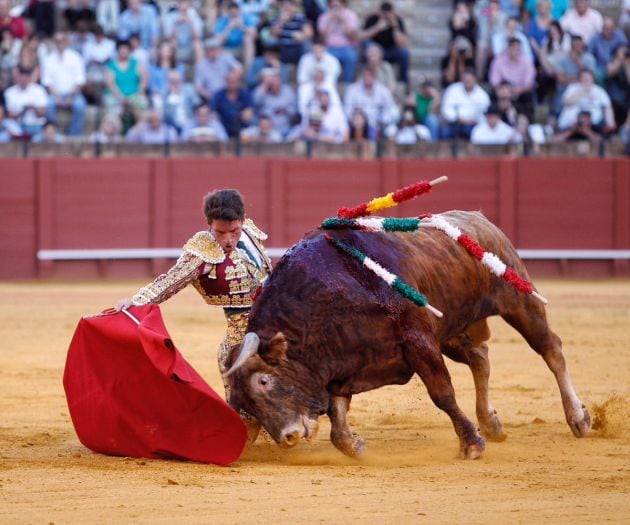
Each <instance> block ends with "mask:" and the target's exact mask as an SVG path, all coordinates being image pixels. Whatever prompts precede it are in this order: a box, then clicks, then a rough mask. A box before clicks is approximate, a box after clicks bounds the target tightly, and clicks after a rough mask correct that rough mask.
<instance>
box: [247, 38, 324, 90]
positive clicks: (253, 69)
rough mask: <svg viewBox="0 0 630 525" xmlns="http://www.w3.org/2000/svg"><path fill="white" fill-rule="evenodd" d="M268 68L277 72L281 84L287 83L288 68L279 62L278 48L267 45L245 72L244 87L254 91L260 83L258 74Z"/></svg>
mask: <svg viewBox="0 0 630 525" xmlns="http://www.w3.org/2000/svg"><path fill="white" fill-rule="evenodd" d="M313 47H315V46H313ZM308 55H309V53H306V54H304V55H303V56H302V58H301V59H300V61H301V60H302V59H303V58H304V57H305V56H308ZM268 68H272V69H277V70H279V71H280V78H281V79H282V82H283V83H285V84H287V83H288V82H289V71H288V66H287V64H283V63H282V62H280V48H279V47H278V46H277V45H269V46H265V47H264V48H263V54H262V55H261V56H259V57H256V58H254V61H253V62H252V65H251V66H250V68H249V70H248V71H247V75H246V76H245V85H246V86H247V89H254V88H255V87H256V85H258V84H259V83H260V81H261V78H260V73H261V72H262V71H263V70H264V69H268ZM298 79H299V66H298Z"/></svg>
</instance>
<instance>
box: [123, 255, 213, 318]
mask: <svg viewBox="0 0 630 525" xmlns="http://www.w3.org/2000/svg"><path fill="white" fill-rule="evenodd" d="M204 264H205V261H204V260H203V259H201V258H200V257H198V256H196V255H193V254H191V253H189V252H184V253H183V254H182V255H181V257H180V258H179V259H178V260H177V262H176V263H175V265H174V266H173V267H172V268H171V269H170V270H169V271H168V272H166V273H163V274H162V275H160V276H159V277H157V278H156V279H155V280H154V281H153V282H152V283H149V284H147V285H146V286H144V287H142V288H140V290H138V292H137V293H136V294H135V295H134V296H133V297H132V298H131V301H132V302H133V304H134V305H136V306H140V305H143V304H149V303H154V304H159V303H161V302H164V301H166V300H167V299H168V298H170V297H173V295H175V294H176V293H177V292H179V291H180V290H181V289H183V288H185V287H186V286H187V285H188V284H190V283H191V282H193V281H194V280H195V279H197V278H198V277H199V276H200V275H201V271H202V269H203V265H204Z"/></svg>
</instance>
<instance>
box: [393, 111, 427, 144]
mask: <svg viewBox="0 0 630 525" xmlns="http://www.w3.org/2000/svg"><path fill="white" fill-rule="evenodd" d="M386 134H387V136H388V137H389V139H390V140H391V141H392V142H395V143H396V144H405V145H409V144H417V143H418V142H431V132H430V131H429V128H427V127H426V126H423V125H422V124H418V123H417V122H416V116H415V114H414V110H413V108H406V109H405V110H404V111H403V114H402V117H401V119H400V122H399V123H398V126H395V125H390V126H389V127H388V129H387V130H386Z"/></svg>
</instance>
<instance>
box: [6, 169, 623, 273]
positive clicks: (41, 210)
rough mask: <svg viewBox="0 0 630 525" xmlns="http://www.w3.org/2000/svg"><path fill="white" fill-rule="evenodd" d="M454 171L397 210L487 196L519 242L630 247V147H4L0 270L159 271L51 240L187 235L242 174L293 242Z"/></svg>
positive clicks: (272, 225) (95, 244)
mask: <svg viewBox="0 0 630 525" xmlns="http://www.w3.org/2000/svg"><path fill="white" fill-rule="evenodd" d="M440 175H448V177H449V182H448V183H446V184H444V185H442V186H439V187H438V188H436V189H435V190H434V191H433V192H432V193H431V194H430V195H427V196H423V197H420V198H418V199H416V200H414V201H413V202H410V203H406V204H403V205H401V206H399V207H397V208H394V209H393V210H392V211H391V213H390V214H391V215H392V216H397V217H404V216H417V215H419V214H421V213H423V212H439V211H445V210H448V209H456V208H457V209H469V210H481V211H483V212H484V213H485V214H486V216H487V217H488V218H489V219H490V220H491V221H493V222H494V223H496V224H497V225H498V226H500V227H501V228H502V229H503V230H504V231H505V232H506V234H507V235H508V236H509V237H510V239H511V240H512V242H513V243H514V245H515V246H516V247H517V248H519V249H600V250H601V249H624V250H628V249H630V213H629V212H628V204H629V203H630V160H628V159H603V160H600V159H527V158H518V159H511V158H488V159H470V160H381V161H378V160H374V161H336V160H307V159H286V158H254V157H250V158H226V159H222V158H208V159H198V158H179V159H163V158H159V159H149V158H126V159H102V160H98V161H94V160H88V159H64V158H53V159H39V160H2V161H0V217H1V220H0V238H1V239H2V243H1V244H0V278H1V279H28V278H35V277H64V278H94V277H98V278H108V277H131V276H133V277H137V276H147V277H148V276H151V275H154V274H156V273H157V272H159V271H162V270H164V269H166V268H168V266H169V265H170V264H172V260H148V259H145V260H121V261H117V260H107V261H102V260H99V261H91V260H88V261H38V260H37V257H36V254H37V251H38V250H42V249H97V248H153V247H156V248H177V247H180V246H181V245H182V244H183V243H184V242H185V241H186V239H187V238H188V237H189V236H190V234H191V233H194V232H195V231H199V230H202V229H204V228H205V224H204V220H203V215H202V213H201V199H202V197H203V195H205V194H206V193H207V192H208V191H209V190H211V189H214V188H224V187H234V188H238V189H239V190H241V191H242V192H243V194H244V196H245V199H246V203H247V208H248V213H249V215H250V216H251V217H253V218H254V219H255V221H256V223H257V224H258V225H259V226H260V227H261V228H262V229H263V230H265V231H267V232H268V233H269V241H268V242H267V246H268V247H288V246H290V245H292V244H293V243H295V242H297V241H298V240H299V239H300V238H301V237H302V235H303V234H304V233H305V232H306V231H308V230H310V229H312V228H314V227H316V226H317V225H318V224H319V223H320V222H321V220H322V219H324V218H326V217H330V216H334V215H335V213H336V211H337V209H338V208H339V207H341V206H353V205H356V204H358V203H360V202H362V201H366V200H369V199H371V198H373V197H375V196H379V195H383V194H385V193H387V192H388V191H393V190H395V189H397V188H400V187H402V186H405V185H408V184H411V183H413V182H416V181H418V180H422V179H432V178H435V177H437V176H440ZM528 267H529V268H530V270H531V272H532V273H533V274H534V275H559V274H563V275H568V276H579V277H584V276H590V277H598V276H610V275H629V274H630V271H629V264H628V261H627V260H623V261H616V262H615V261H609V260H603V261H601V260H590V261H567V260H564V261H563V260H552V261H530V262H529V263H528Z"/></svg>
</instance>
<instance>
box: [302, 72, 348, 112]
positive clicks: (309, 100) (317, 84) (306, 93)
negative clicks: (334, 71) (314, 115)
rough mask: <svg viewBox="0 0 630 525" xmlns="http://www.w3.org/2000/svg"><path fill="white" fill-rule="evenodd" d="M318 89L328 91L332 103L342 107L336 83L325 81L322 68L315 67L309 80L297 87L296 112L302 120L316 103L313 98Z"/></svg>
mask: <svg viewBox="0 0 630 525" xmlns="http://www.w3.org/2000/svg"><path fill="white" fill-rule="evenodd" d="M320 89H325V90H326V91H327V92H328V95H329V97H330V102H331V104H332V105H334V106H337V107H342V104H341V97H340V96H339V92H338V91H337V87H336V84H334V83H330V82H327V81H326V73H325V72H324V70H323V69H321V68H317V69H315V72H314V77H313V78H312V79H311V81H310V82H304V83H303V84H300V86H299V87H298V112H299V113H300V115H301V116H302V120H304V119H305V118H306V116H307V114H308V113H309V112H310V110H311V109H313V106H314V105H315V106H316V105H317V101H316V100H315V99H316V96H317V91H318V90H320Z"/></svg>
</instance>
